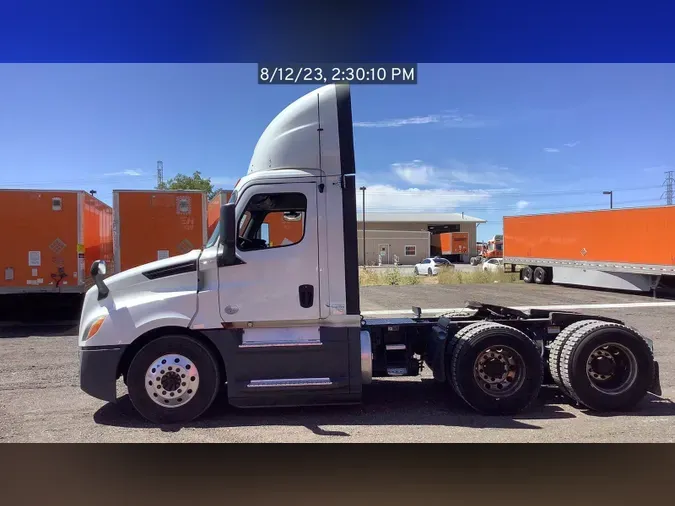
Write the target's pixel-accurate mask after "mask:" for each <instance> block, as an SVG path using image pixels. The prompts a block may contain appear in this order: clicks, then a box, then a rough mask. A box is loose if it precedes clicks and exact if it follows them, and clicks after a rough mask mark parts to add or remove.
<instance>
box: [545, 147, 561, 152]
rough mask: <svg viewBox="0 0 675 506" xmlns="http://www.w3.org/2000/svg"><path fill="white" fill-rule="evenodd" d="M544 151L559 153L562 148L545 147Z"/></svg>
mask: <svg viewBox="0 0 675 506" xmlns="http://www.w3.org/2000/svg"><path fill="white" fill-rule="evenodd" d="M544 151H546V152H547V153H558V152H559V151H560V150H559V149H558V148H544Z"/></svg>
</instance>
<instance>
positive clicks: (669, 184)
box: [661, 170, 675, 206]
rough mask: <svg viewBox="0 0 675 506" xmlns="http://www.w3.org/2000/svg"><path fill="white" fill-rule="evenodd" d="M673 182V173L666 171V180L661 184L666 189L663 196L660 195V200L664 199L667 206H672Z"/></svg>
mask: <svg viewBox="0 0 675 506" xmlns="http://www.w3.org/2000/svg"><path fill="white" fill-rule="evenodd" d="M673 182H675V180H674V179H673V171H672V170H669V171H666V180H665V181H664V182H663V185H662V186H665V187H666V191H664V192H663V195H661V198H664V197H665V198H666V203H667V204H668V205H669V206H672V205H673Z"/></svg>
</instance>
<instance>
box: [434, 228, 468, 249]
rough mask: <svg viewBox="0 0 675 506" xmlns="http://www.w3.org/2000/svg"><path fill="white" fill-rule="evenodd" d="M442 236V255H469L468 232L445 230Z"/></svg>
mask: <svg viewBox="0 0 675 506" xmlns="http://www.w3.org/2000/svg"><path fill="white" fill-rule="evenodd" d="M440 236H441V254H442V255H468V254H469V233H468V232H445V233H444V234H440Z"/></svg>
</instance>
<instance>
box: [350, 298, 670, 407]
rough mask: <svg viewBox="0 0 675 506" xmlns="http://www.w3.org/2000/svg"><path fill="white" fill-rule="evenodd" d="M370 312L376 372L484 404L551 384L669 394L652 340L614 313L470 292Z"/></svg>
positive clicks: (575, 390) (584, 399)
mask: <svg viewBox="0 0 675 506" xmlns="http://www.w3.org/2000/svg"><path fill="white" fill-rule="evenodd" d="M413 312H414V316H413V317H412V318H394V319H369V320H366V319H364V320H363V321H362V327H363V329H364V330H366V331H367V332H368V333H369V335H370V341H371V349H372V376H373V377H383V376H416V375H418V374H419V373H420V371H421V369H422V368H423V367H424V366H425V365H426V366H428V367H429V368H430V369H431V370H432V372H433V377H434V379H435V380H436V381H438V382H441V383H447V384H448V385H449V386H451V387H452V389H453V390H454V391H455V393H457V394H458V395H459V397H460V398H461V399H462V400H463V401H464V402H465V403H467V404H468V405H469V406H471V407H472V408H474V409H475V410H477V411H479V412H481V413H484V414H502V415H506V414H515V413H517V412H519V411H522V410H524V409H526V408H527V407H528V406H529V405H530V404H531V403H532V402H533V401H534V400H535V398H536V397H537V395H538V393H539V390H540V388H541V386H542V385H551V386H556V387H558V388H559V389H560V391H561V392H562V393H563V394H565V395H566V396H567V397H569V398H570V399H571V400H573V401H574V402H576V403H577V404H580V405H582V406H585V407H587V408H590V409H593V410H599V411H608V410H623V409H629V408H631V407H632V406H633V405H635V404H636V403H637V402H639V401H640V400H641V399H642V398H643V397H644V396H645V395H646V393H647V392H651V393H654V394H656V395H661V387H660V382H659V369H658V362H656V361H655V360H654V358H653V351H652V350H653V345H652V342H651V340H649V339H647V338H644V337H643V336H641V335H640V334H639V333H638V332H637V331H635V330H634V329H632V328H630V327H628V326H626V325H624V324H623V322H621V321H619V320H615V319H612V318H606V317H599V316H586V315H583V314H579V313H573V312H559V311H546V310H538V309H532V310H529V311H527V312H524V311H519V310H515V309H511V308H508V307H503V306H496V305H489V304H482V303H479V302H469V303H467V305H466V309H465V310H460V311H457V312H454V313H449V314H445V315H443V316H441V317H440V318H423V317H422V316H421V309H420V308H418V307H413Z"/></svg>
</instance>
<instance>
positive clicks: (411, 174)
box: [391, 160, 435, 185]
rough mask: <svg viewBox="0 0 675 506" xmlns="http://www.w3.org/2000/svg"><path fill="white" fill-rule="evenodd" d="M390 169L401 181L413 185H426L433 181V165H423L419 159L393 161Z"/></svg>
mask: <svg viewBox="0 0 675 506" xmlns="http://www.w3.org/2000/svg"><path fill="white" fill-rule="evenodd" d="M391 169H392V170H393V171H394V173H395V174H396V175H397V176H398V177H399V178H401V179H402V180H403V181H405V182H406V183H410V184H413V185H428V184H430V183H433V181H434V170H435V169H434V167H433V166H431V165H425V164H424V163H422V161H421V160H413V161H412V162H406V163H394V164H392V166H391Z"/></svg>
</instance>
